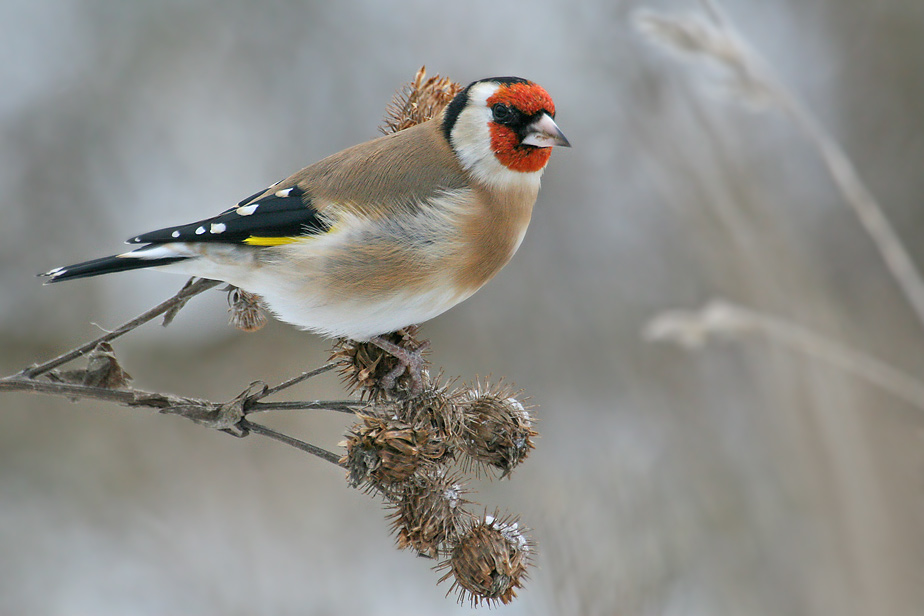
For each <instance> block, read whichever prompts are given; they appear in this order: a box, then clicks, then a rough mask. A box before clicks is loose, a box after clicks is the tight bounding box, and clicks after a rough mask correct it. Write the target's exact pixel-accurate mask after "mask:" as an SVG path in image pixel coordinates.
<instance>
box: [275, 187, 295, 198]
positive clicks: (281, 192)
mask: <svg viewBox="0 0 924 616" xmlns="http://www.w3.org/2000/svg"><path fill="white" fill-rule="evenodd" d="M291 192H292V189H291V188H284V189H283V190H277V191H276V196H277V197H279V198H280V199H285V198H286V197H288V196H289V193H291Z"/></svg>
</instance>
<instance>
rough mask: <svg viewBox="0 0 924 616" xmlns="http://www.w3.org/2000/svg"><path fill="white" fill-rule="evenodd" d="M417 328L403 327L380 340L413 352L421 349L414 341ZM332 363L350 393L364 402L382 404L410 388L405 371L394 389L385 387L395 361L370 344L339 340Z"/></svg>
mask: <svg viewBox="0 0 924 616" xmlns="http://www.w3.org/2000/svg"><path fill="white" fill-rule="evenodd" d="M417 331H418V328H417V327H416V326H413V325H412V326H410V327H405V328H404V329H401V330H398V331H397V332H394V333H391V334H386V335H384V336H382V337H383V338H385V340H388V341H389V342H392V343H394V344H396V345H398V346H399V347H401V348H403V349H406V350H408V351H411V352H414V351H417V350H418V349H419V348H421V346H422V345H421V343H420V342H419V341H418V340H417ZM330 359H331V361H339V362H340V363H341V367H340V378H341V380H342V381H343V385H344V387H346V388H347V389H348V390H350V393H356V392H357V391H358V392H359V394H360V397H361V398H362V399H363V400H373V401H378V400H384V399H386V398H389V397H391V398H398V397H401V395H403V393H404V392H407V391H408V390H410V388H411V373H410V371H409V370H405V371H404V373H402V374H401V375H400V376H399V377H398V378H397V379H395V383H394V386H393V387H392V388H390V389H389V388H387V387H385V386H384V384H383V383H384V381H385V377H386V376H387V375H388V374H389V373H391V371H392V370H393V369H395V367H397V366H398V364H399V362H398V360H397V359H396V358H395V357H394V356H393V355H392V354H391V353H389V352H388V351H384V350H382V349H380V348H379V347H377V346H376V345H374V344H372V343H371V342H357V341H356V340H349V339H346V338H342V339H340V340H338V341H337V342H335V343H334V347H333V349H332V350H331V356H330Z"/></svg>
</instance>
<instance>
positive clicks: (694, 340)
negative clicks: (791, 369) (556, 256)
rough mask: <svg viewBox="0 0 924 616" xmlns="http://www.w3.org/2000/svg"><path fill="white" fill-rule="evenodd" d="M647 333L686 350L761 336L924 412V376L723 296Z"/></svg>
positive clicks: (662, 319)
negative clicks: (722, 340) (715, 341)
mask: <svg viewBox="0 0 924 616" xmlns="http://www.w3.org/2000/svg"><path fill="white" fill-rule="evenodd" d="M644 335H645V338H646V339H647V340H650V341H652V342H673V343H676V344H679V345H681V346H683V347H686V348H688V349H696V348H699V347H701V346H703V345H704V344H706V343H707V342H709V340H710V339H713V338H719V337H726V338H740V337H746V336H763V337H765V338H767V339H768V340H770V341H772V342H775V343H778V344H782V345H783V346H785V347H788V348H790V349H792V350H794V351H797V352H799V353H803V354H804V355H807V356H808V357H812V358H814V359H818V360H821V361H823V362H825V363H827V364H830V365H832V366H835V367H837V368H839V369H841V370H843V371H844V372H847V373H849V374H852V375H853V376H856V377H858V378H861V379H864V380H866V381H869V382H870V383H873V384H874V385H876V386H877V387H880V388H882V389H883V390H885V391H887V392H889V393H890V394H892V395H893V396H895V397H897V398H901V399H902V400H905V401H906V402H908V403H909V404H912V405H914V406H916V407H918V408H919V409H921V410H924V383H922V382H921V381H920V380H918V379H916V378H914V377H912V376H910V375H908V374H905V373H904V372H901V371H900V370H897V369H895V368H893V367H892V366H890V365H889V364H887V363H885V362H884V361H882V360H880V359H876V358H875V357H871V356H869V355H867V354H865V353H862V352H860V351H857V350H856V349H852V348H850V347H848V346H846V345H844V344H841V343H840V342H837V341H834V340H831V339H830V338H825V337H824V336H821V335H819V334H817V333H815V332H813V331H811V330H809V329H807V328H805V327H802V326H800V325H797V324H795V323H792V322H790V321H786V320H784V319H780V318H778V317H774V316H772V315H768V314H766V313H762V312H758V311H756V310H751V309H749V308H745V307H743V306H739V305H736V304H732V303H729V302H725V301H722V300H713V301H711V302H709V303H708V304H706V305H705V306H704V307H703V308H702V309H700V310H698V311H684V310H672V311H668V312H663V313H661V314H659V315H657V316H656V317H655V318H653V319H652V320H651V321H649V322H648V324H647V326H646V327H645V332H644Z"/></svg>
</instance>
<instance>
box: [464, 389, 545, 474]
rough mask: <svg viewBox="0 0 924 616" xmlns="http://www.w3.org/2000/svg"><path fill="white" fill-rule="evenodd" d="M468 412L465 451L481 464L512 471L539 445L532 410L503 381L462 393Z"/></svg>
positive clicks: (466, 411)
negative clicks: (530, 411)
mask: <svg viewBox="0 0 924 616" xmlns="http://www.w3.org/2000/svg"><path fill="white" fill-rule="evenodd" d="M459 406H461V407H462V409H463V413H464V415H465V437H464V439H463V445H462V447H463V450H464V451H465V453H466V454H467V455H468V456H469V457H470V458H471V460H472V461H473V462H474V463H476V464H480V465H484V466H488V467H493V468H497V469H500V471H501V477H506V476H507V475H509V474H510V472H511V471H512V470H513V469H514V468H515V467H516V466H517V465H518V464H520V463H521V462H522V461H523V460H525V459H526V457H527V456H528V455H529V452H530V450H531V449H534V448H535V445H534V444H533V438H534V437H536V436H537V435H538V432H536V431H535V430H533V427H532V424H533V419H532V418H531V417H530V415H529V410H528V409H527V407H526V406H524V405H523V403H522V402H520V401H519V400H518V399H517V397H516V392H513V391H511V389H510V388H509V387H507V386H506V385H505V384H503V383H497V384H496V385H490V384H484V385H482V384H480V383H475V385H474V386H472V387H471V388H470V389H469V390H467V391H465V392H462V394H460V396H459Z"/></svg>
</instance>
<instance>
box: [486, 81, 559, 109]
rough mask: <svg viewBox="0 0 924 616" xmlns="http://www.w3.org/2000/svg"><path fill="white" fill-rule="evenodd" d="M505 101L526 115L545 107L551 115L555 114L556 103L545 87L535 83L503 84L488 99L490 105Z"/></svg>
mask: <svg viewBox="0 0 924 616" xmlns="http://www.w3.org/2000/svg"><path fill="white" fill-rule="evenodd" d="M497 103H503V104H505V105H510V106H511V107H515V108H517V109H519V110H520V111H522V112H523V113H525V114H526V115H533V114H534V113H539V112H540V111H542V110H543V109H544V110H546V111H548V112H549V115H552V116H554V115H555V103H553V102H552V97H551V96H549V93H548V92H546V91H545V88H543V87H542V86H538V85H536V84H534V83H512V84H509V85H502V86H501V87H500V89H498V91H497V92H495V93H494V95H493V96H492V97H491V98H489V99H488V106H489V107H491V106H494V105H496V104H497Z"/></svg>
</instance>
